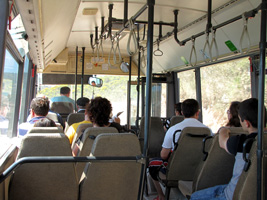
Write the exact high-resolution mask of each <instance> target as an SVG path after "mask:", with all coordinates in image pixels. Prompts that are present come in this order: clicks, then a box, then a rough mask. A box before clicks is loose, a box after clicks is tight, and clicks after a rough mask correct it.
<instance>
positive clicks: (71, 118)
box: [65, 113, 84, 133]
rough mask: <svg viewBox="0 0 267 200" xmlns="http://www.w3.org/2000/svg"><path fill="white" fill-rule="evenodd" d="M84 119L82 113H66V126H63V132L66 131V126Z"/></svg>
mask: <svg viewBox="0 0 267 200" xmlns="http://www.w3.org/2000/svg"><path fill="white" fill-rule="evenodd" d="M82 121H84V113H71V114H69V115H68V117H67V121H66V122H67V123H66V127H65V133H66V132H67V130H68V128H69V127H70V126H71V125H72V124H74V123H78V122H82Z"/></svg>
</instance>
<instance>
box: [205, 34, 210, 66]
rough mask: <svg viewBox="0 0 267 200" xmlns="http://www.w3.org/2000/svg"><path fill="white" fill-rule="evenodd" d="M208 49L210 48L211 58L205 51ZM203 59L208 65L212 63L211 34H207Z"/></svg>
mask: <svg viewBox="0 0 267 200" xmlns="http://www.w3.org/2000/svg"><path fill="white" fill-rule="evenodd" d="M206 47H208V50H209V56H210V58H209V57H208V56H207V55H206V51H205V50H206ZM203 59H204V61H205V62H206V63H207V62H209V61H211V49H210V43H209V33H208V32H207V33H206V42H205V45H204V48H203Z"/></svg>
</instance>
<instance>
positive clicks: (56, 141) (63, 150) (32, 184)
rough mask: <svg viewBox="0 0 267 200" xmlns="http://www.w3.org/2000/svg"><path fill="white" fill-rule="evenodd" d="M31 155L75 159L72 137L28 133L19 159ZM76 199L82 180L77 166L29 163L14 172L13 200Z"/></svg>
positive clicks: (10, 193) (10, 187)
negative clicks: (70, 139)
mask: <svg viewBox="0 0 267 200" xmlns="http://www.w3.org/2000/svg"><path fill="white" fill-rule="evenodd" d="M31 156H72V154H71V150H70V143H69V140H68V138H67V137H66V136H65V135H64V134H61V133H55V134H51V133H49V134H45V133H41V134H37V133H36V134H34V133H32V134H28V135H26V136H25V137H24V138H23V140H22V144H21V148H20V150H19V153H18V158H17V159H20V158H23V157H31ZM29 199H36V200H37V199H38V200H47V199H57V200H76V199H78V180H77V176H76V171H75V166H74V163H27V164H23V165H21V166H19V168H17V169H15V170H14V174H13V175H12V177H11V181H10V185H9V200H29Z"/></svg>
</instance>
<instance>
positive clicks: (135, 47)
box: [127, 18, 138, 56]
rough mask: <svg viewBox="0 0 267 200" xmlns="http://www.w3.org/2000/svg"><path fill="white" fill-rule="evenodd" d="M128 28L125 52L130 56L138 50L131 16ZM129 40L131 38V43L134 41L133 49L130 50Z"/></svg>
mask: <svg viewBox="0 0 267 200" xmlns="http://www.w3.org/2000/svg"><path fill="white" fill-rule="evenodd" d="M129 28H130V33H129V38H128V43H127V52H128V55H129V56H132V55H134V54H135V53H136V52H137V50H138V44H137V38H136V34H135V30H134V23H133V20H132V18H131V19H130V20H129ZM131 40H133V43H134V51H131Z"/></svg>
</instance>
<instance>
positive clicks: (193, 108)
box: [148, 99, 207, 200]
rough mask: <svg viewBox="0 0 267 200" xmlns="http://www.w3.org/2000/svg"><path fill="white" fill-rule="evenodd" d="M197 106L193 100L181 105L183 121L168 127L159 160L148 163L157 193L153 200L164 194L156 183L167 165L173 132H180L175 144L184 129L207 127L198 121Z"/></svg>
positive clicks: (172, 147)
mask: <svg viewBox="0 0 267 200" xmlns="http://www.w3.org/2000/svg"><path fill="white" fill-rule="evenodd" d="M199 112H200V110H199V104H198V102H197V101H196V100H195V99H186V100H185V101H183V103H182V114H183V115H184V117H185V119H184V120H183V121H182V122H180V123H178V124H175V125H173V126H172V127H170V128H169V129H168V131H167V133H166V135H165V138H164V141H163V144H162V150H161V153H160V155H161V158H156V159H152V161H150V163H149V166H148V167H149V173H150V175H151V177H152V179H153V182H154V184H155V187H156V190H157V192H158V197H157V198H155V199H156V200H164V198H165V197H164V194H163V192H162V189H161V186H160V184H159V182H158V173H159V171H160V170H161V166H162V165H165V166H167V164H168V159H169V157H170V153H171V152H172V151H173V149H174V144H173V134H174V133H175V131H177V130H180V132H178V133H179V134H176V137H175V141H176V142H177V141H178V139H179V136H180V133H181V132H182V130H183V129H184V128H186V127H207V126H205V125H204V124H202V123H201V122H200V121H198V116H199Z"/></svg>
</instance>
